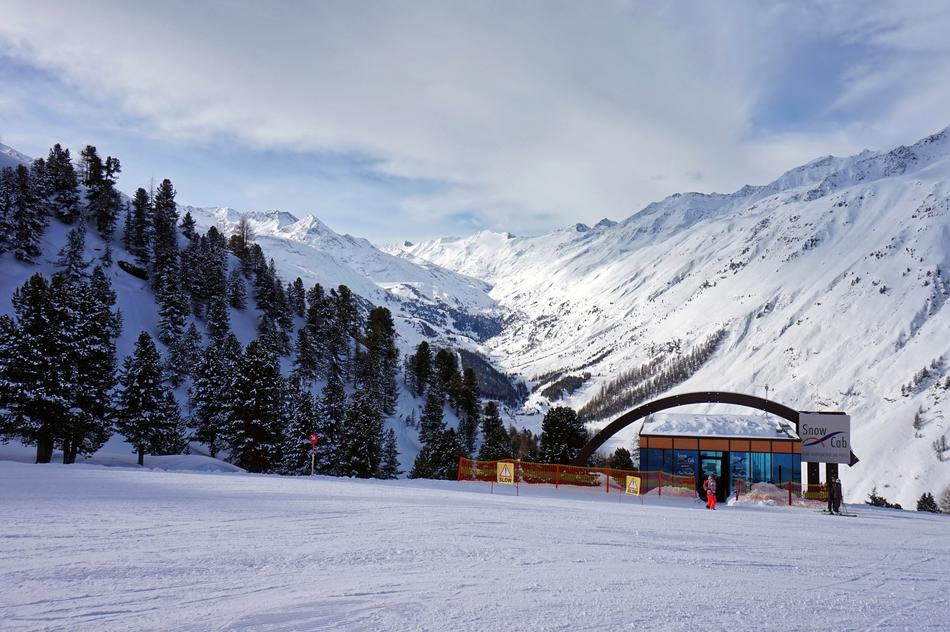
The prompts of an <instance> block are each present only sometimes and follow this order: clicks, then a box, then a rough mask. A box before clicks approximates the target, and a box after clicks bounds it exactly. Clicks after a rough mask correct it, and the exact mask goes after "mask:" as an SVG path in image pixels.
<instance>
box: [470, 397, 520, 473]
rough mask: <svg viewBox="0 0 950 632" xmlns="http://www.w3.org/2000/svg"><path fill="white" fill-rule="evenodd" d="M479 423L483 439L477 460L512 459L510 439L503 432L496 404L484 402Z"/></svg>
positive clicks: (503, 426)
mask: <svg viewBox="0 0 950 632" xmlns="http://www.w3.org/2000/svg"><path fill="white" fill-rule="evenodd" d="M481 421H482V424H481V425H482V438H483V439H482V445H481V448H480V449H479V451H478V458H479V460H483V461H498V460H501V459H510V458H512V456H513V455H512V451H511V437H509V436H508V433H507V432H506V431H505V425H504V424H503V423H502V421H501V415H499V414H498V404H497V403H496V402H493V401H488V402H485V407H484V408H483V410H482V420H481Z"/></svg>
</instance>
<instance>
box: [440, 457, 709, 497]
mask: <svg viewBox="0 0 950 632" xmlns="http://www.w3.org/2000/svg"><path fill="white" fill-rule="evenodd" d="M500 463H501V464H504V463H508V464H511V465H512V466H513V468H514V472H513V475H514V482H515V483H517V484H527V485H553V486H554V487H560V486H561V485H566V486H571V487H575V488H576V487H586V488H590V489H600V490H603V491H604V492H606V493H610V492H612V491H613V492H624V491H625V490H626V485H627V476H635V477H637V478H639V479H640V493H641V494H642V495H655V496H678V497H689V498H694V497H695V496H696V479H695V478H694V477H692V476H674V475H672V474H667V473H665V472H656V471H643V470H621V469H615V468H609V467H578V466H575V465H560V464H557V463H531V462H529V461H519V460H511V461H504V460H502V461H476V460H472V459H466V458H464V457H463V458H459V464H458V480H459V481H482V482H486V483H494V482H497V480H498V472H499V468H498V465H499V464H500Z"/></svg>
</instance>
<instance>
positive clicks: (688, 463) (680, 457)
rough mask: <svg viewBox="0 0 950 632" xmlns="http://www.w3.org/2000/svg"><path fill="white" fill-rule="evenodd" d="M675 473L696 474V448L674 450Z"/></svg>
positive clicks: (680, 474) (681, 474)
mask: <svg viewBox="0 0 950 632" xmlns="http://www.w3.org/2000/svg"><path fill="white" fill-rule="evenodd" d="M672 473H673V474H675V475H676V476H696V450H673V472H672Z"/></svg>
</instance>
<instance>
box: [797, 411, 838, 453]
mask: <svg viewBox="0 0 950 632" xmlns="http://www.w3.org/2000/svg"><path fill="white" fill-rule="evenodd" d="M798 436H799V437H800V438H801V440H802V461H805V462H807V463H848V464H850V463H851V417H850V416H849V415H846V414H844V413H801V414H800V416H799V418H798Z"/></svg>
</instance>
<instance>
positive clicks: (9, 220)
mask: <svg viewBox="0 0 950 632" xmlns="http://www.w3.org/2000/svg"><path fill="white" fill-rule="evenodd" d="M13 181H14V172H13V169H11V168H10V167H5V168H3V169H0V255H2V254H3V253H5V252H7V251H9V250H10V249H11V248H12V244H13V201H14V199H15V197H14V195H13V189H14V186H13Z"/></svg>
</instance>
